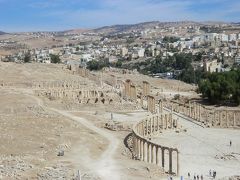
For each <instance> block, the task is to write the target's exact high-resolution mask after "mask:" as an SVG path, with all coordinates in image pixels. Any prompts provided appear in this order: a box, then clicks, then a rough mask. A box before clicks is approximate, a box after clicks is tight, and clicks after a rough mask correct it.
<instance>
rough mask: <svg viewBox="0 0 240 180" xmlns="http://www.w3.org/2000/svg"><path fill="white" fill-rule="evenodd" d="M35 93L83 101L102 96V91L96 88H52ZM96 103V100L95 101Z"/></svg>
mask: <svg viewBox="0 0 240 180" xmlns="http://www.w3.org/2000/svg"><path fill="white" fill-rule="evenodd" d="M35 93H36V94H37V95H38V96H49V97H53V98H56V99H68V100H71V101H73V102H83V101H84V100H86V101H89V100H93V101H94V102H95V101H96V99H97V98H100V97H101V98H104V94H103V92H102V91H97V90H75V91H72V90H65V89H54V90H36V91H35ZM95 103H96V102H95Z"/></svg>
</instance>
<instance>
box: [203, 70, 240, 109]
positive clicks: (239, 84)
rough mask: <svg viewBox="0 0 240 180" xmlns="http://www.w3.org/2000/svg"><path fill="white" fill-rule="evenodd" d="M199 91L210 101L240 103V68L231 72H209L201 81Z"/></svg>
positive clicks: (214, 102) (213, 102)
mask: <svg viewBox="0 0 240 180" xmlns="http://www.w3.org/2000/svg"><path fill="white" fill-rule="evenodd" d="M199 92H201V93H202V95H203V98H207V99H208V100H209V102H210V103H212V104H216V103H226V102H230V103H236V104H237V105H239V104H240V69H238V70H232V71H229V72H222V73H212V74H207V76H206V78H205V79H203V80H201V81H200V82H199Z"/></svg>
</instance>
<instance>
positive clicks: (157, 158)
mask: <svg viewBox="0 0 240 180" xmlns="http://www.w3.org/2000/svg"><path fill="white" fill-rule="evenodd" d="M155 150H156V164H157V165H159V157H158V146H155Z"/></svg>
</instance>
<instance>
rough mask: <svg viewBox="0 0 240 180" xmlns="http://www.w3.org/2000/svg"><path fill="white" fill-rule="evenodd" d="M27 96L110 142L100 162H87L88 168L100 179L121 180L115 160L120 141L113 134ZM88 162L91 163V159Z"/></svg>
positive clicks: (83, 119) (36, 98)
mask: <svg viewBox="0 0 240 180" xmlns="http://www.w3.org/2000/svg"><path fill="white" fill-rule="evenodd" d="M25 93H26V92H25ZM26 95H28V96H30V97H31V98H33V99H35V100H36V101H37V103H38V105H39V106H41V107H42V108H44V109H48V110H50V111H53V112H55V113H58V114H60V115H62V116H64V117H66V118H68V119H71V120H74V121H76V122H78V123H80V124H82V125H83V126H85V127H86V128H88V129H89V130H91V131H93V132H96V133H98V134H99V135H100V136H102V137H104V138H105V139H106V141H108V143H109V144H108V147H107V149H106V150H105V151H104V152H103V153H102V155H101V156H100V157H99V159H98V160H95V161H92V162H87V163H88V166H89V167H91V171H92V172H94V174H96V175H97V176H98V177H100V178H101V179H103V180H112V179H114V180H119V179H120V177H121V176H120V174H119V171H118V169H119V168H118V167H117V164H116V161H115V160H114V158H113V156H114V154H115V152H116V150H117V148H118V147H119V144H120V140H119V139H118V138H116V137H115V136H114V135H113V134H111V133H109V132H107V130H104V129H101V128H98V127H97V126H95V125H94V124H93V123H91V122H90V121H88V120H87V119H85V118H82V117H78V116H75V115H73V114H71V113H70V112H67V111H63V110H59V109H56V108H52V107H47V106H45V105H44V103H43V101H42V100H41V99H40V98H38V97H36V96H34V95H30V94H29V92H28V93H27V94H26ZM79 154H80V153H79ZM76 158H77V157H76ZM88 160H89V161H91V159H90V158H89V159H88ZM79 161H81V160H79Z"/></svg>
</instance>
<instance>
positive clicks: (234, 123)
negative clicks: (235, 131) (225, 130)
mask: <svg viewBox="0 0 240 180" xmlns="http://www.w3.org/2000/svg"><path fill="white" fill-rule="evenodd" d="M235 126H236V112H235V111H233V127H235Z"/></svg>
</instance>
